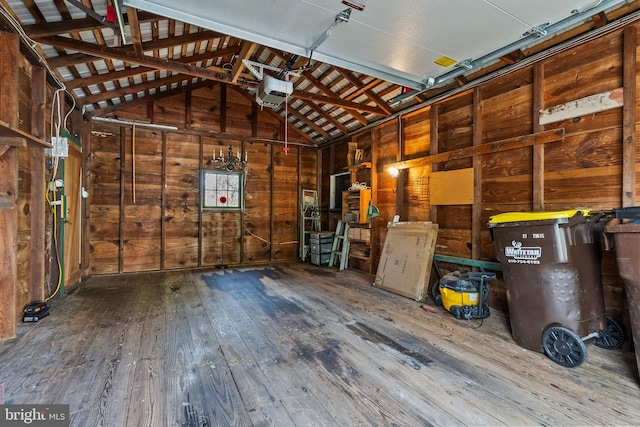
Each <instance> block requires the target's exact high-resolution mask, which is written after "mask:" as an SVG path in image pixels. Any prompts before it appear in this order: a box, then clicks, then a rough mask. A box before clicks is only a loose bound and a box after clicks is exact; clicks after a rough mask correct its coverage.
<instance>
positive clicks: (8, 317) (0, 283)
mask: <svg viewBox="0 0 640 427" xmlns="http://www.w3.org/2000/svg"><path fill="white" fill-rule="evenodd" d="M0 194H3V195H6V196H7V199H9V200H10V203H9V204H10V207H9V208H8V209H0V236H1V238H2V240H1V242H2V243H0V296H1V297H0V340H4V339H9V338H13V337H15V336H16V322H17V317H16V314H17V313H16V287H17V286H18V277H17V276H18V268H17V263H16V253H17V252H18V149H17V148H15V147H14V148H12V149H10V150H9V151H7V152H6V153H4V155H3V156H2V157H1V158H0Z"/></svg>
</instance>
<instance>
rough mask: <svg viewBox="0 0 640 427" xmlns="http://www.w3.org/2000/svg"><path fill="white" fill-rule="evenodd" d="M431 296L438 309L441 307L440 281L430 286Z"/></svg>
mask: <svg viewBox="0 0 640 427" xmlns="http://www.w3.org/2000/svg"><path fill="white" fill-rule="evenodd" d="M431 296H432V297H433V301H434V302H435V303H436V305H437V306H438V307H442V306H443V304H442V295H441V294H440V281H439V280H438V281H437V282H436V283H434V284H433V286H431Z"/></svg>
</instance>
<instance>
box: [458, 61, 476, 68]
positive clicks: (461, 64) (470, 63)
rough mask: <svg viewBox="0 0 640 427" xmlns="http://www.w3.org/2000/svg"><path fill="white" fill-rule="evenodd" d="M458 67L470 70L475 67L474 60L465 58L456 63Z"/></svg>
mask: <svg viewBox="0 0 640 427" xmlns="http://www.w3.org/2000/svg"><path fill="white" fill-rule="evenodd" d="M456 67H459V68H465V69H467V70H470V69H472V68H473V61H472V60H471V59H465V60H464V61H460V62H458V63H457V64H456Z"/></svg>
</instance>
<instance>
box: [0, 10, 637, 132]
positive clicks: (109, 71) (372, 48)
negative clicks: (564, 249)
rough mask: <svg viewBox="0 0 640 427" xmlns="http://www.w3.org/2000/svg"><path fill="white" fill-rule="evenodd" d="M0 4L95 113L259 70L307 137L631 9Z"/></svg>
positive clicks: (377, 114) (530, 55)
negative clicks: (274, 82) (281, 86)
mask: <svg viewBox="0 0 640 427" xmlns="http://www.w3.org/2000/svg"><path fill="white" fill-rule="evenodd" d="M120 1H121V0H120ZM0 5H1V6H2V12H3V13H2V15H1V16H0V18H4V19H3V21H4V23H5V25H4V27H5V28H7V29H10V30H12V31H13V30H15V31H18V32H20V33H21V35H22V37H23V39H24V40H25V41H27V44H28V45H29V46H32V47H33V48H34V49H35V50H36V52H37V54H38V55H40V56H41V57H42V58H43V59H44V60H45V61H46V63H47V65H48V67H49V68H50V70H51V71H52V72H53V73H54V74H55V75H56V76H57V77H58V79H59V80H60V81H61V82H63V83H64V85H65V87H66V90H67V92H68V93H69V94H70V95H71V96H73V97H74V98H75V100H76V103H77V104H78V105H80V106H82V107H83V108H84V110H85V112H86V113H87V114H89V115H91V116H93V117H104V116H109V115H110V114H112V113H114V112H117V111H119V110H122V109H124V108H128V107H132V106H134V105H137V104H141V103H147V102H149V101H153V100H156V99H159V98H163V97H168V96H172V95H175V94H179V93H183V92H185V91H187V90H189V89H196V88H200V87H207V86H211V85H214V84H225V85H228V86H230V87H231V89H232V90H236V91H238V92H239V93H242V94H244V95H245V96H247V97H248V98H251V99H255V92H256V88H257V86H258V84H259V82H260V75H258V74H256V70H258V71H259V72H260V73H264V74H265V75H271V76H275V77H277V78H279V79H282V80H285V79H290V81H291V82H293V85H294V88H293V92H292V93H291V95H290V96H289V97H288V98H287V102H286V103H283V104H281V105H280V106H278V107H275V108H273V114H275V115H277V116H279V118H280V119H281V120H282V121H285V120H286V121H287V124H288V126H290V127H294V128H295V131H296V133H298V134H299V135H301V136H302V137H303V138H304V139H305V140H306V142H308V143H310V144H323V143H326V142H328V141H331V140H334V139H336V138H340V137H342V136H345V135H349V134H351V133H353V132H356V131H358V129H362V128H363V127H365V126H368V125H371V124H372V123H376V122H379V121H380V120H383V119H385V118H388V117H390V116H393V115H394V114H396V113H398V112H399V111H401V110H402V109H406V108H408V107H410V106H412V105H415V104H418V103H424V102H428V101H429V100H433V99H436V98H437V97H439V96H442V95H444V94H449V93H452V92H453V91H456V90H460V89H461V88H466V87H469V85H472V84H473V83H474V82H477V81H480V79H481V78H483V77H485V76H487V75H491V73H496V72H499V70H503V71H504V70H505V69H507V70H508V69H509V67H512V68H513V67H515V66H517V65H518V64H521V63H524V62H525V61H527V60H532V59H535V56H536V55H537V54H539V53H540V52H542V51H544V50H545V49H548V48H549V47H551V46H554V45H558V44H560V43H563V42H566V41H568V40H571V39H575V38H576V37H580V36H583V35H584V34H587V33H590V32H593V31H594V30H597V29H602V28H606V27H607V26H609V25H611V23H612V22H614V21H616V20H618V21H620V20H621V19H623V17H629V16H633V15H635V14H637V13H638V12H637V11H638V10H639V9H640V1H625V0H597V1H593V0H586V1H585V0H571V1H569V0H567V1H560V2H559V1H556V0H544V1H542V2H541V3H540V2H533V1H531V0H511V1H508V2H507V1H504V0H482V1H481V0H451V1H448V2H443V1H442V0H396V1H393V2H389V1H386V0H349V1H347V0H273V1H269V2H266V1H264V0H235V1H232V0H207V1H196V0H183V1H181V2H176V1H175V0H154V1H153V2H151V1H147V0H125V1H124V4H123V3H114V0H82V1H80V0H66V1H63V0H43V1H35V0H0ZM345 14H346V15H345ZM12 27H17V28H12ZM252 67H253V70H252ZM252 71H253V72H252ZM285 106H286V108H285Z"/></svg>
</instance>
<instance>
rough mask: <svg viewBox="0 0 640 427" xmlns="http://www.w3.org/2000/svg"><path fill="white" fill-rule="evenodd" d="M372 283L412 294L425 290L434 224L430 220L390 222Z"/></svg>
mask: <svg viewBox="0 0 640 427" xmlns="http://www.w3.org/2000/svg"><path fill="white" fill-rule="evenodd" d="M387 229H388V231H387V237H386V239H385V241H384V247H383V249H382V253H381V255H380V262H379V263H378V271H377V273H376V278H375V281H374V283H373V285H374V286H377V287H379V288H382V289H386V290H388V291H390V292H393V293H396V294H398V295H402V296H405V297H408V298H413V299H415V300H416V301H421V300H422V299H424V297H425V295H427V294H428V289H429V277H430V275H431V265H432V263H433V253H434V251H435V248H436V239H437V237H438V225H437V224H433V223H431V222H395V223H394V222H390V223H388V225H387Z"/></svg>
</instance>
